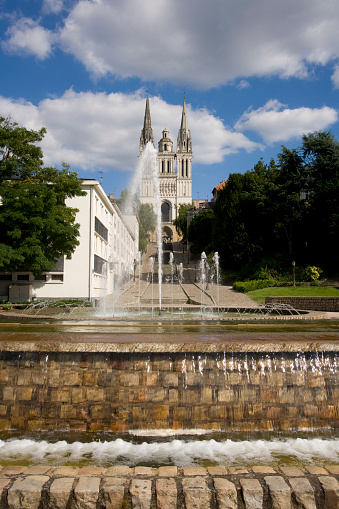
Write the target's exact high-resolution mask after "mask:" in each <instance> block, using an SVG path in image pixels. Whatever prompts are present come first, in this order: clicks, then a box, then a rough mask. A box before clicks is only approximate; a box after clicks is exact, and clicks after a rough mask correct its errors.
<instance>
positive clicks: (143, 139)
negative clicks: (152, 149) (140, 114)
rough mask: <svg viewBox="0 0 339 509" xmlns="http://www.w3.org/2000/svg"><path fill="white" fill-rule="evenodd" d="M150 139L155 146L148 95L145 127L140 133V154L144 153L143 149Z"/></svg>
mask: <svg viewBox="0 0 339 509" xmlns="http://www.w3.org/2000/svg"><path fill="white" fill-rule="evenodd" d="M149 141H151V142H152V144H153V146H154V136H153V129H152V124H151V109H150V106H149V99H148V96H147V98H146V108H145V117H144V127H143V128H142V129H141V135H140V147H139V155H140V154H141V153H142V151H143V149H144V148H145V147H146V145H147V143H148V142H149Z"/></svg>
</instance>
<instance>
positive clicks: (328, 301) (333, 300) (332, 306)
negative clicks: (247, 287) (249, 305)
mask: <svg viewBox="0 0 339 509" xmlns="http://www.w3.org/2000/svg"><path fill="white" fill-rule="evenodd" d="M273 303H275V304H289V305H290V306H292V307H293V308H294V309H300V310H306V311H339V297H265V304H273Z"/></svg>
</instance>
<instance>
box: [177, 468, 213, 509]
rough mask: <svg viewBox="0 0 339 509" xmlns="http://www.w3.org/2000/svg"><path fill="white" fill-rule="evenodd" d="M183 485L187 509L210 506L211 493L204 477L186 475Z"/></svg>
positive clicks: (201, 508)
mask: <svg viewBox="0 0 339 509" xmlns="http://www.w3.org/2000/svg"><path fill="white" fill-rule="evenodd" d="M187 468H188V467H187ZM182 487H183V492H184V497H185V502H186V509H206V508H208V507H210V505H211V493H210V490H209V489H208V486H207V482H206V481H205V479H204V478H203V477H199V476H197V477H185V478H184V479H183V480H182Z"/></svg>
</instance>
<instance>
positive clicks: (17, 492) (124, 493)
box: [0, 465, 339, 509]
mask: <svg viewBox="0 0 339 509" xmlns="http://www.w3.org/2000/svg"><path fill="white" fill-rule="evenodd" d="M338 479H339V465H327V466H326V467H320V466H314V465H313V466H307V467H303V468H298V467H281V468H272V467H267V466H252V467H251V468H249V467H239V466H237V467H224V466H211V467H207V468H204V467H184V468H177V467H176V466H164V467H159V468H151V467H142V466H138V467H135V468H129V467H127V466H123V465H118V466H113V467H110V468H102V467H91V466H87V467H69V466H59V467H49V466H45V465H34V466H31V467H25V466H21V465H14V466H4V467H1V466H0V509H20V508H25V509H26V508H27V509H156V508H158V509H209V508H210V509H292V508H293V509H295V508H303V509H335V508H338V507H339V482H338Z"/></svg>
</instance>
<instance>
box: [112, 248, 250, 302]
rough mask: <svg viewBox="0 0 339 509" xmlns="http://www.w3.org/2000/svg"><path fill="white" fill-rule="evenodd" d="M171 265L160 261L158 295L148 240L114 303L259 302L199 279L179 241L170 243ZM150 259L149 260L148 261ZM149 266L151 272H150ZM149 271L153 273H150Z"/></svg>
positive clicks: (195, 265)
mask: <svg viewBox="0 0 339 509" xmlns="http://www.w3.org/2000/svg"><path fill="white" fill-rule="evenodd" d="M172 246H173V260H174V261H173V266H171V265H170V264H169V263H165V264H163V282H162V284H161V289H160V292H161V293H160V295H159V283H158V263H157V248H156V245H155V244H154V243H151V244H149V246H148V249H147V251H146V253H145V254H143V256H142V263H141V265H140V270H138V269H137V271H136V276H135V279H133V281H128V282H127V283H126V284H125V285H124V286H123V287H122V288H121V289H120V293H119V295H115V296H114V301H115V306H118V307H127V308H135V307H141V308H149V307H152V306H158V305H159V301H160V298H161V304H162V306H164V307H171V306H172V307H175V308H178V307H179V308H184V307H187V306H190V307H192V306H193V307H201V306H203V307H215V308H219V307H220V308H237V309H244V308H246V309H249V308H258V307H259V305H258V304H257V303H256V302H255V301H253V300H252V299H250V298H249V297H248V296H247V295H245V294H242V293H239V292H236V291H234V290H233V289H232V287H231V286H227V285H216V284H211V283H209V284H208V285H204V287H203V285H202V284H201V282H200V281H199V265H200V262H199V261H192V259H189V257H188V254H187V251H186V250H185V251H183V246H182V244H180V243H178V242H177V243H173V245H172ZM152 260H153V261H152ZM180 264H182V274H183V278H182V283H181V284H179V272H180ZM152 267H153V272H152ZM152 274H153V275H152Z"/></svg>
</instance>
